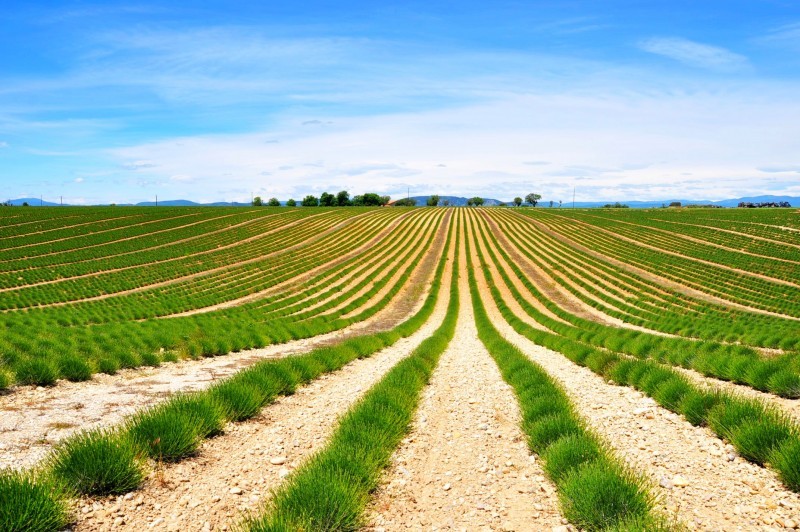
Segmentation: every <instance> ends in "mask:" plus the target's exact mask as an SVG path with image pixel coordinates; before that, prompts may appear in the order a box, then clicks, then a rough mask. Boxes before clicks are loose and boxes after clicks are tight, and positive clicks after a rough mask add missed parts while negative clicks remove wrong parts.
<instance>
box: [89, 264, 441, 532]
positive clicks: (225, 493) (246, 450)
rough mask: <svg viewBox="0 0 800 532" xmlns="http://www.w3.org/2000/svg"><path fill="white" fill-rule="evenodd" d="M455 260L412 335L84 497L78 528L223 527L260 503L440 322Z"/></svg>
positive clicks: (192, 528)
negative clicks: (103, 492) (137, 481)
mask: <svg viewBox="0 0 800 532" xmlns="http://www.w3.org/2000/svg"><path fill="white" fill-rule="evenodd" d="M448 270H449V268H447V269H446V271H445V275H444V277H445V279H443V282H442V289H441V291H440V293H439V298H438V301H437V304H436V308H435V310H434V312H433V315H432V316H431V318H430V319H429V320H428V322H427V323H426V324H425V325H423V327H422V328H421V329H420V330H419V331H417V332H416V333H414V334H413V335H411V336H410V337H408V338H406V339H402V340H399V341H398V342H397V343H396V344H394V345H393V346H391V347H388V348H386V349H384V350H383V351H381V352H379V353H376V354H375V355H373V356H372V357H371V358H367V359H362V360H356V361H355V362H352V363H351V364H349V365H347V366H345V367H344V368H343V369H341V370H340V371H337V372H335V373H332V374H328V375H324V376H323V377H321V378H319V379H317V380H316V381H314V382H312V383H311V384H309V385H308V386H306V387H303V388H300V389H299V390H298V391H297V392H296V393H295V394H294V395H292V396H288V397H282V398H280V399H279V400H277V401H276V402H275V403H273V404H272V405H270V406H268V407H267V408H265V409H264V411H263V412H262V414H261V415H260V416H258V417H257V418H255V419H254V420H253V421H251V422H247V423H243V424H239V425H230V426H229V427H228V429H227V432H226V433H225V434H224V435H222V436H219V437H217V438H213V439H210V440H207V441H206V442H205V443H204V444H203V446H202V447H201V449H200V453H199V455H198V456H197V457H196V458H192V459H189V460H185V461H183V462H181V463H179V464H175V465H171V466H166V467H164V468H163V469H161V470H160V471H156V472H155V473H154V474H152V475H151V477H150V478H149V479H148V481H147V483H146V484H145V486H144V488H143V489H142V490H140V491H138V492H136V493H133V494H131V495H130V496H129V498H128V500H126V499H125V497H110V498H102V499H97V500H92V499H88V498H87V499H83V500H82V501H80V503H79V506H80V510H79V519H78V523H77V526H76V530H111V529H114V530H143V529H148V528H153V529H157V530H175V531H177V530H219V529H226V528H225V527H228V526H230V525H231V524H232V523H235V522H237V521H238V520H239V519H240V517H241V515H240V514H241V512H243V511H247V510H250V509H255V508H257V507H258V506H259V504H261V502H262V499H263V498H264V497H266V496H268V494H269V493H270V490H272V489H273V488H275V487H277V486H278V485H279V484H280V483H281V482H282V480H283V478H284V477H286V476H287V475H288V474H289V472H290V471H291V470H292V469H294V468H295V467H297V466H298V465H300V464H301V463H302V462H303V460H305V459H306V458H307V457H308V456H310V455H311V454H313V453H314V452H316V451H317V450H319V449H321V448H322V447H323V446H324V444H325V442H326V440H327V439H328V437H329V436H330V434H331V433H332V431H333V430H334V429H335V427H336V422H337V419H338V416H339V415H340V414H342V413H343V412H345V411H346V410H347V409H348V408H349V407H350V406H351V405H352V404H353V403H354V402H355V401H357V400H358V399H359V397H361V396H362V395H363V393H365V392H366V391H367V390H368V389H369V388H370V387H371V386H372V385H373V384H375V383H376V382H378V381H379V380H380V379H381V378H382V377H383V375H385V373H386V372H387V371H389V370H390V369H391V368H392V366H393V365H394V364H396V363H397V362H399V361H400V360H402V359H403V358H404V357H406V356H408V355H409V354H410V353H411V352H412V351H413V350H414V348H415V347H416V346H417V345H419V343H420V342H422V340H424V339H425V338H427V337H428V336H430V335H431V334H432V333H433V331H434V330H436V328H437V327H438V326H439V325H440V324H441V322H442V320H443V319H444V314H445V311H446V307H447V300H448V298H449V290H447V289H446V288H445V287H446V286H449V281H448V279H449V272H448Z"/></svg>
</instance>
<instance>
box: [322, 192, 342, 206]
mask: <svg viewBox="0 0 800 532" xmlns="http://www.w3.org/2000/svg"><path fill="white" fill-rule="evenodd" d="M338 204H339V203H338V202H337V201H336V196H334V195H333V194H328V193H327V192H323V193H322V195H321V196H320V197H319V206H320V207H336V206H337V205H338Z"/></svg>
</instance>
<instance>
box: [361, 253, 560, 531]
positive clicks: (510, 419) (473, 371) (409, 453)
mask: <svg viewBox="0 0 800 532" xmlns="http://www.w3.org/2000/svg"><path fill="white" fill-rule="evenodd" d="M460 269H461V270H462V275H461V279H460V280H459V292H460V293H462V294H467V293H469V287H468V285H467V281H466V275H465V274H464V273H463V267H461V268H460ZM519 423H520V413H519V408H518V406H517V401H516V398H515V396H514V393H513V390H512V389H511V388H510V387H509V386H508V385H507V384H506V383H505V382H504V381H503V379H502V377H501V376H500V372H499V370H498V369H497V366H496V365H495V364H494V362H493V361H492V359H491V356H490V355H489V353H488V352H487V351H486V349H485V348H484V346H483V344H482V343H481V341H480V340H479V339H478V332H477V328H476V327H475V321H474V318H473V315H472V304H471V302H470V300H469V298H467V297H465V298H462V301H461V306H460V310H459V316H458V324H457V326H456V334H455V337H454V339H453V341H452V342H451V343H450V346H449V347H448V348H447V350H446V351H445V352H444V353H443V354H442V356H441V358H440V360H439V365H438V367H437V369H436V371H435V372H434V374H433V377H432V378H431V381H430V385H429V386H428V388H427V389H426V390H425V391H424V392H423V398H422V402H421V404H420V407H419V409H418V410H417V414H416V417H415V421H414V424H413V427H412V430H411V433H410V435H409V436H408V437H407V438H406V439H405V440H404V442H403V443H402V444H401V446H400V447H399V449H398V450H397V451H396V452H395V454H394V457H393V462H392V466H391V467H390V468H389V469H388V471H387V473H386V475H385V476H384V480H383V483H382V485H381V487H380V488H379V490H378V491H377V493H376V495H375V497H374V500H373V501H372V503H371V505H370V507H369V510H368V515H369V517H368V519H369V523H370V527H371V528H372V529H377V528H382V529H385V530H403V529H412V530H462V529H465V530H549V529H550V528H552V527H554V526H561V524H562V518H561V514H560V512H559V510H558V499H557V495H556V493H555V488H554V487H553V486H552V484H550V482H549V481H548V480H546V479H545V477H544V474H543V472H542V470H541V468H540V467H539V465H538V464H537V463H536V461H535V458H533V457H531V455H530V452H529V451H528V448H527V443H526V439H525V436H524V435H523V434H522V431H521V430H520V428H519Z"/></svg>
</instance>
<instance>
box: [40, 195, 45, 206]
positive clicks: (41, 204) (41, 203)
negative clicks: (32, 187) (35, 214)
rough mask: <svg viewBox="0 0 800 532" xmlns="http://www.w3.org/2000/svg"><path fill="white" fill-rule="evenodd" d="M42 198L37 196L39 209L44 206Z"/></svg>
mask: <svg viewBox="0 0 800 532" xmlns="http://www.w3.org/2000/svg"><path fill="white" fill-rule="evenodd" d="M43 197H44V196H39V207H41V206H43V205H44V200H42V198H43Z"/></svg>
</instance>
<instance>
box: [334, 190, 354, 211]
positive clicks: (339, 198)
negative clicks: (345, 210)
mask: <svg viewBox="0 0 800 532" xmlns="http://www.w3.org/2000/svg"><path fill="white" fill-rule="evenodd" d="M336 204H337V205H338V206H339V207H347V206H349V205H352V203H351V202H350V193H349V192H347V191H346V190H340V191H339V192H338V193H337V194H336Z"/></svg>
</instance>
